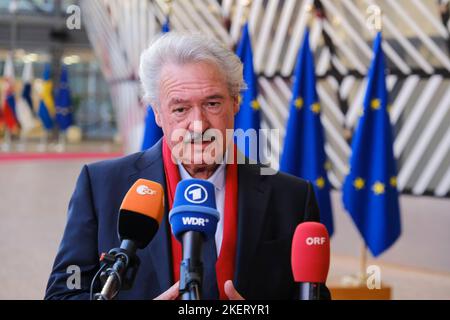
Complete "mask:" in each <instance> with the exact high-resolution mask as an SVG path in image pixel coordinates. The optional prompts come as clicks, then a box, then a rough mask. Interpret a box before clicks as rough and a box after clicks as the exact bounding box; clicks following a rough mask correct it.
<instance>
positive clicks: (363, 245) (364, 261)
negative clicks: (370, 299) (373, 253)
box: [358, 239, 367, 286]
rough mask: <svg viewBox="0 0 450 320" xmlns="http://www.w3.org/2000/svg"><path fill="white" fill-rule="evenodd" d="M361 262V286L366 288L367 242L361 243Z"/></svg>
mask: <svg viewBox="0 0 450 320" xmlns="http://www.w3.org/2000/svg"><path fill="white" fill-rule="evenodd" d="M360 254H361V255H360V260H359V267H360V269H359V276H358V280H359V285H360V286H364V284H365V283H366V280H367V245H366V242H365V241H364V239H363V241H362V242H361V252H360Z"/></svg>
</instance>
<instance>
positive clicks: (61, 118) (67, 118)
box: [55, 66, 73, 131]
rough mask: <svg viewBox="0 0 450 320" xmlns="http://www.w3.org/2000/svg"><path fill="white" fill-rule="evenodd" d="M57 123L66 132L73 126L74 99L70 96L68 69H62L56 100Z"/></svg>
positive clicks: (64, 67) (63, 67)
mask: <svg viewBox="0 0 450 320" xmlns="http://www.w3.org/2000/svg"><path fill="white" fill-rule="evenodd" d="M55 105H56V122H57V123H58V126H59V128H60V129H61V130H62V131H66V130H67V128H68V127H70V126H71V125H72V124H73V117H72V98H71V95H70V88H69V79H68V74H67V67H66V66H62V67H61V78H60V81H59V88H58V92H57V94H56V98H55Z"/></svg>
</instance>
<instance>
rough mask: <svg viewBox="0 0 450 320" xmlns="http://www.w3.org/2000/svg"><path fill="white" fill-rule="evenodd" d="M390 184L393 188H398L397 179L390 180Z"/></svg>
mask: <svg viewBox="0 0 450 320" xmlns="http://www.w3.org/2000/svg"><path fill="white" fill-rule="evenodd" d="M389 184H390V185H391V186H392V187H393V188H397V177H395V176H394V177H391V179H390V180H389Z"/></svg>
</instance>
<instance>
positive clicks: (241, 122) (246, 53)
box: [234, 23, 261, 160]
mask: <svg viewBox="0 0 450 320" xmlns="http://www.w3.org/2000/svg"><path fill="white" fill-rule="evenodd" d="M236 54H237V56H238V57H239V58H240V59H241V61H242V63H243V65H244V81H245V83H246V84H247V89H246V90H245V91H244V90H243V91H242V92H241V95H240V97H239V100H240V101H239V103H240V108H239V112H238V113H237V114H236V117H235V119H234V128H235V129H242V130H244V131H247V130H248V129H253V130H255V132H256V137H257V140H256V141H254V143H255V145H254V146H253V148H250V147H251V145H246V144H245V140H244V139H238V140H237V141H236V144H237V147H238V148H239V150H241V151H242V152H243V153H244V154H245V155H246V156H247V157H249V158H251V159H254V160H256V159H259V152H258V150H259V139H258V136H259V129H260V126H261V124H260V123H261V112H260V109H261V107H260V105H259V102H258V78H257V77H256V75H255V72H254V67H253V51H252V43H251V39H250V33H249V28H248V23H246V24H245V25H244V27H243V29H242V37H241V40H240V42H239V45H238V47H237V50H236Z"/></svg>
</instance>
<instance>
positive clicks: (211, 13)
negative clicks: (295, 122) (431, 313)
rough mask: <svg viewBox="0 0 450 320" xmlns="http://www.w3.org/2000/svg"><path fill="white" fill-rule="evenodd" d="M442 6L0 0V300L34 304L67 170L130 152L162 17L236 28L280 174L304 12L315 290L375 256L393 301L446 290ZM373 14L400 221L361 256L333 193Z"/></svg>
mask: <svg viewBox="0 0 450 320" xmlns="http://www.w3.org/2000/svg"><path fill="white" fill-rule="evenodd" d="M308 10H309V11H308ZM449 10H450V3H449V1H448V0H395V1H390V0H320V1H312V0H311V1H310V0H253V1H249V0H248V1H241V0H222V1H220V0H173V1H164V0H80V1H75V0H47V1H45V0H17V1H12V0H0V72H1V75H2V78H1V91H0V101H1V106H0V181H1V183H0V219H1V222H0V256H2V257H4V261H3V262H2V266H1V267H0V287H1V288H2V290H1V291H0V299H42V298H43V295H44V291H45V286H46V282H47V279H48V276H49V273H50V271H51V266H52V263H53V259H54V257H55V254H56V250H57V248H58V245H59V241H60V239H61V236H62V232H63V228H64V224H65V219H66V211H67V205H68V201H69V199H70V195H71V193H72V192H73V189H74V186H75V181H76V178H77V176H78V174H79V172H80V169H81V166H82V165H83V164H85V163H89V162H93V161H98V160H101V159H106V158H112V157H117V156H121V155H125V154H129V153H132V152H136V151H139V150H141V148H143V142H144V132H146V130H149V129H148V128H149V122H148V121H149V118H148V117H147V111H148V110H147V107H148V106H146V105H144V104H143V103H142V101H141V87H140V83H139V79H138V76H137V70H138V65H139V56H140V53H141V52H142V50H144V49H145V48H146V47H147V46H148V45H149V43H150V41H151V39H152V38H153V37H154V36H155V35H157V34H159V33H160V32H161V31H162V29H163V26H164V25H169V24H170V29H171V30H176V31H190V32H191V31H192V32H194V31H195V32H203V33H207V34H209V35H211V36H214V37H216V38H218V39H219V40H221V41H222V42H223V43H224V44H225V45H227V46H228V47H230V48H232V49H233V50H234V49H235V48H236V46H237V44H238V43H239V41H240V39H241V36H242V26H243V25H244V24H245V23H246V22H248V25H249V33H250V38H251V42H252V48H253V65H254V70H255V74H256V77H257V84H258V92H259V94H258V96H257V101H258V105H259V106H260V112H261V121H260V126H261V128H266V129H270V128H276V129H280V133H281V136H280V141H277V142H276V143H273V144H272V145H270V149H271V151H272V154H271V158H270V159H269V160H270V163H271V166H272V167H274V168H275V169H278V168H279V166H280V157H281V154H282V152H283V150H282V148H283V140H284V136H285V134H286V121H287V119H288V117H289V105H290V100H291V98H292V91H291V87H292V84H293V74H294V68H295V64H296V61H297V54H298V50H299V48H300V45H301V43H302V39H303V36H304V31H305V28H306V26H307V25H308V12H310V11H312V15H313V16H314V17H315V18H314V19H312V20H311V22H309V25H310V46H311V50H312V51H313V53H314V59H315V74H316V77H317V92H318V96H319V100H320V104H321V122H322V125H323V129H324V133H325V141H326V142H325V144H324V146H323V147H324V150H325V154H326V157H327V160H328V162H329V166H328V167H327V176H328V180H329V183H330V184H331V187H332V190H331V203H332V208H333V219H334V230H335V232H334V235H333V237H332V242H331V248H332V259H331V268H330V274H329V278H328V279H329V281H328V283H329V286H331V287H333V288H336V290H341V289H342V288H344V289H342V290H344V291H345V288H352V287H353V288H354V287H356V286H357V283H356V282H355V279H357V278H358V276H359V274H360V272H361V269H363V270H364V269H365V268H366V267H367V266H369V265H376V266H379V267H380V270H381V277H382V283H383V287H385V288H389V290H390V291H389V297H390V298H392V299H450V231H449V230H450V198H449V196H450V192H449V190H450V34H449V30H450V29H449V28H450V25H449V21H450V20H449V19H450V13H449ZM377 19H378V20H377ZM373 23H378V24H379V25H380V26H382V32H383V50H384V54H385V59H386V64H387V71H386V83H387V88H388V91H389V101H390V102H389V113H390V121H391V125H392V127H393V131H394V141H393V150H394V156H395V158H396V160H397V168H398V175H397V180H396V186H397V189H398V190H399V192H400V197H399V200H400V208H401V227H402V234H401V236H400V238H399V239H398V240H397V241H396V242H395V243H394V245H393V246H392V247H390V248H389V249H388V250H386V251H385V252H383V254H381V255H380V256H378V257H377V258H376V259H375V258H373V257H372V256H371V255H370V254H369V253H365V254H363V253H362V252H363V251H362V249H361V248H362V246H363V240H362V239H361V237H360V235H359V233H358V231H357V229H356V228H355V225H354V224H353V221H352V220H351V218H350V216H349V214H348V213H347V212H346V211H345V210H344V208H343V204H342V193H341V188H342V185H343V181H344V178H345V176H346V174H347V173H348V170H349V159H350V154H351V139H352V136H353V134H354V132H355V129H356V124H357V121H358V118H359V116H360V113H361V108H362V105H363V100H364V95H365V90H366V87H367V75H368V70H369V66H370V63H371V59H372V57H373V51H372V43H373V39H374V37H375V32H374V30H373V28H372V29H371V27H370V26H371V24H373ZM11 110H14V111H13V112H11ZM146 120H147V121H146ZM374 297H375V296H374Z"/></svg>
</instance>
